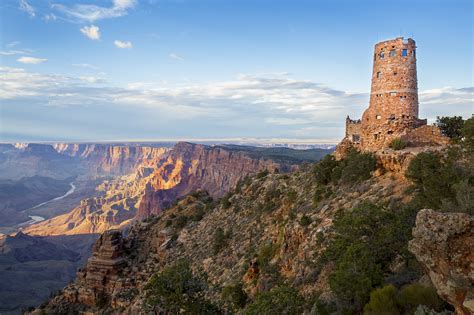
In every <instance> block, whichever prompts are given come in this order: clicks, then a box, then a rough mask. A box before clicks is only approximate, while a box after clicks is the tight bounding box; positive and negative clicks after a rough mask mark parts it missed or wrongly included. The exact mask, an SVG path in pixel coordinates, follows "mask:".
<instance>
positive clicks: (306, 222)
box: [300, 215, 312, 226]
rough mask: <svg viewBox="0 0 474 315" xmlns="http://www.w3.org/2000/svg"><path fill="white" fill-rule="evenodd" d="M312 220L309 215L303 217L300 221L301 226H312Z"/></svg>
mask: <svg viewBox="0 0 474 315" xmlns="http://www.w3.org/2000/svg"><path fill="white" fill-rule="evenodd" d="M311 222H312V221H311V218H310V217H308V216H307V215H303V216H302V217H301V220H300V224H301V226H308V225H310V224H311Z"/></svg>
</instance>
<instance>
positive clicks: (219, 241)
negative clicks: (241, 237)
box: [213, 227, 231, 255]
mask: <svg viewBox="0 0 474 315" xmlns="http://www.w3.org/2000/svg"><path fill="white" fill-rule="evenodd" d="M230 237H231V232H230V231H227V233H225V232H224V230H223V229H222V228H220V227H218V228H217V229H216V230H215V231H214V237H213V251H214V255H217V254H218V253H219V252H220V251H221V250H222V249H223V248H224V247H225V246H226V245H227V243H228V240H229V238H230Z"/></svg>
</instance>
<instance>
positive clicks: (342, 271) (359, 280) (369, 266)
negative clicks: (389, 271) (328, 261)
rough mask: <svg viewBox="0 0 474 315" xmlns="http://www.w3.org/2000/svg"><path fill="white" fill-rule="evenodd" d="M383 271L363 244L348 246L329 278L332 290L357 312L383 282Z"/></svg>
mask: <svg viewBox="0 0 474 315" xmlns="http://www.w3.org/2000/svg"><path fill="white" fill-rule="evenodd" d="M382 275H383V274H382V270H381V269H380V267H379V265H377V264H376V263H375V261H374V259H373V256H372V253H371V252H370V250H369V249H368V248H367V247H366V246H364V245H363V244H361V243H358V244H352V245H350V246H348V247H347V248H346V249H345V251H344V254H343V255H342V257H340V258H339V259H338V260H337V263H336V268H335V270H334V272H333V273H332V274H331V275H330V276H329V285H330V287H331V290H332V291H333V292H334V293H335V294H336V296H337V297H338V298H340V299H341V300H343V301H345V302H347V303H349V305H351V306H352V307H354V308H355V309H356V310H357V309H360V308H362V306H363V305H364V304H365V303H366V302H367V300H368V299H369V293H370V292H371V291H372V289H373V288H375V287H377V286H378V285H380V283H381V281H382Z"/></svg>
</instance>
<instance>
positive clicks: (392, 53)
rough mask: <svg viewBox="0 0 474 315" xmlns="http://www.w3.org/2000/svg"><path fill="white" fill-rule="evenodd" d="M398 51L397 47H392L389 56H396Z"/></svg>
mask: <svg viewBox="0 0 474 315" xmlns="http://www.w3.org/2000/svg"><path fill="white" fill-rule="evenodd" d="M395 55H396V53H395V49H391V50H390V53H389V56H390V57H395Z"/></svg>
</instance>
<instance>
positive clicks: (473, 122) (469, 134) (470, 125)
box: [461, 117, 474, 156]
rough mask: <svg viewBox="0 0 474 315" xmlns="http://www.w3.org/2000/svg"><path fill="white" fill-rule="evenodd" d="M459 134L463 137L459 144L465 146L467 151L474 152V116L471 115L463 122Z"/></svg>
mask: <svg viewBox="0 0 474 315" xmlns="http://www.w3.org/2000/svg"><path fill="white" fill-rule="evenodd" d="M461 134H462V137H463V140H462V142H461V145H462V146H463V147H465V148H466V149H467V150H468V152H469V153H472V152H474V117H471V118H469V119H467V120H466V121H465V122H464V126H463V127H462V129H461ZM471 156H472V155H471Z"/></svg>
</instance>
